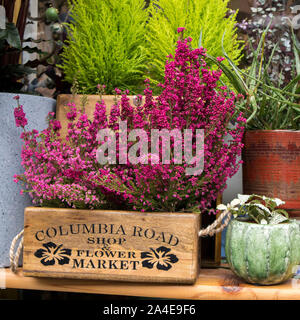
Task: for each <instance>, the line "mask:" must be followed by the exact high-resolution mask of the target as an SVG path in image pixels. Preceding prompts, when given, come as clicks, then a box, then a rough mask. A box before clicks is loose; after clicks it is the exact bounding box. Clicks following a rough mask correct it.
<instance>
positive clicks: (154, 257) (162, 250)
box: [141, 246, 178, 271]
mask: <svg viewBox="0 0 300 320" xmlns="http://www.w3.org/2000/svg"><path fill="white" fill-rule="evenodd" d="M170 251H171V249H168V248H166V247H163V246H161V247H159V248H157V249H153V248H150V251H146V252H142V253H141V258H142V259H143V262H142V265H143V267H144V268H148V269H152V268H153V267H155V266H156V268H157V269H158V270H165V271H168V270H169V269H171V268H172V264H173V263H176V262H177V261H178V258H177V257H176V256H175V254H170V253H169V252H170Z"/></svg>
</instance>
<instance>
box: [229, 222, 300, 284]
mask: <svg viewBox="0 0 300 320" xmlns="http://www.w3.org/2000/svg"><path fill="white" fill-rule="evenodd" d="M225 253H226V258H227V261H228V263H229V266H230V268H231V270H232V271H233V272H234V273H235V274H236V275H238V276H239V277H241V278H243V279H244V280H245V281H247V282H249V283H256V284H262V285H272V284H277V283H280V282H283V281H285V280H287V279H289V278H290V277H291V276H292V275H293V268H294V267H295V266H297V265H298V264H299V262H300V227H299V224H298V223H297V222H296V221H295V220H290V222H288V223H281V224H277V225H261V224H256V223H250V222H244V221H239V220H237V219H233V220H232V221H231V222H230V224H229V226H228V229H227V233H226V245H225Z"/></svg>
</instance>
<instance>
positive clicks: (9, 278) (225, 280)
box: [0, 268, 300, 300]
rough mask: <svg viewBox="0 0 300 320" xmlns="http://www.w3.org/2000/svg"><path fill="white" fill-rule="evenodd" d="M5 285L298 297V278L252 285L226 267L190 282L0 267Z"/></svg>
mask: <svg viewBox="0 0 300 320" xmlns="http://www.w3.org/2000/svg"><path fill="white" fill-rule="evenodd" d="M0 275H4V276H5V278H6V281H5V283H6V288H13V289H30V290H45V291H63V292H79V293H94V294H107V295H124V296H140V297H153V298H169V299H193V300H300V282H299V285H298V287H297V285H296V284H297V283H296V282H295V281H296V280H294V281H293V280H289V281H287V282H285V283H283V284H280V285H276V286H254V285H249V284H246V283H244V282H242V281H241V280H240V279H238V278H237V277H236V276H234V275H233V274H232V272H231V271H230V270H228V269H224V268H218V269H202V270H201V273H200V275H199V278H198V280H197V282H196V283H195V284H194V285H174V284H169V285H166V284H152V283H129V282H115V281H98V280H73V279H53V278H35V277H24V276H23V273H22V269H19V270H18V272H17V273H16V274H14V273H13V272H11V270H10V269H0Z"/></svg>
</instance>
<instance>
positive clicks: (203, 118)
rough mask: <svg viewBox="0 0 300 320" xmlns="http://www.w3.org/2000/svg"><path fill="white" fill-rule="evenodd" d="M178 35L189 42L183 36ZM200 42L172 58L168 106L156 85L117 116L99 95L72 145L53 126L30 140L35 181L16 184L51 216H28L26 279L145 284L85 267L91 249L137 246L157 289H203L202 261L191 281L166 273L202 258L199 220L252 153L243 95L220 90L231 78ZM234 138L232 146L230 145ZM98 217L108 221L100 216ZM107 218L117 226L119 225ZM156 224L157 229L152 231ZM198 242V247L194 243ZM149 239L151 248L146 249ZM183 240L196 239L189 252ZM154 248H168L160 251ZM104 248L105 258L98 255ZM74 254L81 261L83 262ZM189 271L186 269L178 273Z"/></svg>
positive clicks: (27, 155) (76, 118) (26, 162)
mask: <svg viewBox="0 0 300 320" xmlns="http://www.w3.org/2000/svg"><path fill="white" fill-rule="evenodd" d="M178 32H180V33H182V32H183V29H179V30H178ZM190 41H191V39H190V38H188V39H184V40H183V39H181V40H179V41H178V44H177V49H176V52H175V55H174V57H173V56H169V60H168V61H167V63H166V69H165V70H166V71H165V72H166V74H165V82H164V83H163V84H161V87H162V89H163V90H162V93H161V94H160V95H159V96H158V97H156V98H154V97H153V96H152V90H151V89H150V87H149V82H148V81H147V82H146V89H145V90H144V95H145V102H144V103H143V102H142V99H141V96H138V97H137V101H136V105H137V106H136V108H134V107H133V106H132V105H131V104H130V102H129V99H128V96H127V93H128V91H125V92H121V91H120V90H119V89H116V93H117V94H118V95H121V100H120V101H118V100H117V99H116V100H115V102H114V104H113V106H112V107H111V108H110V110H108V108H107V106H106V104H105V102H104V100H103V99H102V96H101V93H102V91H101V86H99V88H100V92H99V93H100V97H99V101H98V103H97V104H96V107H95V111H94V115H93V118H92V119H90V120H89V119H88V117H87V114H86V112H85V108H84V106H83V107H79V106H77V107H76V106H75V105H74V104H70V105H69V111H68V113H67V118H68V120H69V124H68V133H67V136H66V139H65V140H64V139H61V138H60V128H61V124H60V122H59V121H58V120H55V119H53V118H50V120H49V127H48V129H47V130H44V131H43V132H41V133H38V132H37V131H25V132H24V133H23V134H22V138H23V140H24V143H25V145H24V148H23V151H22V163H23V166H24V168H25V172H24V174H21V175H17V176H16V179H17V180H18V181H20V182H23V184H24V191H26V192H29V195H30V196H31V197H32V199H33V203H34V204H35V205H36V206H41V207H42V208H33V209H32V208H29V209H28V210H27V214H26V215H25V224H26V226H27V228H26V229H25V239H24V241H25V242H24V243H25V245H24V272H25V273H27V274H31V275H33V274H35V275H41V274H44V275H49V274H51V270H55V271H56V273H55V275H56V276H57V274H61V275H63V276H74V272H75V273H77V276H82V277H84V276H85V277H88V276H89V272H84V271H86V269H93V271H92V273H94V272H95V273H96V272H98V273H97V274H96V275H95V274H94V277H96V276H99V273H100V277H101V274H102V276H103V274H104V275H108V274H109V275H112V278H113V279H116V278H117V279H123V280H124V279H132V278H134V279H136V277H133V276H134V274H138V272H133V273H132V270H131V271H130V270H129V271H126V272H125V276H124V275H123V276H122V274H120V273H117V272H118V271H113V270H111V268H109V269H110V270H107V268H106V266H107V264H103V265H102V260H101V259H100V260H99V259H98V260H97V261H94V260H93V261H92V262H90V261H89V262H88V264H85V263H86V260H80V261H78V259H79V258H80V257H79V256H81V255H84V254H85V255H86V251H80V250H86V249H84V248H82V246H84V245H89V246H90V247H91V249H90V250H92V251H93V252H94V256H92V257H93V258H94V259H95V257H98V258H99V257H100V256H101V257H102V256H103V255H106V256H107V255H108V253H104V251H105V250H109V249H108V248H107V246H108V247H109V248H110V249H112V250H116V249H115V248H116V246H117V248H119V249H120V248H127V249H126V250H128V247H126V245H127V244H128V243H131V244H133V243H134V244H135V246H136V247H135V251H134V252H137V253H136V254H135V256H136V257H139V259H142V260H143V262H142V263H139V264H138V265H139V266H140V267H142V266H143V267H144V268H148V269H151V270H152V271H153V268H154V267H155V268H154V269H158V271H159V272H160V273H159V274H160V276H161V277H158V278H156V277H155V274H149V275H152V276H151V277H150V279H152V281H156V280H157V281H159V279H160V280H162V279H163V280H164V281H171V282H172V281H175V282H176V281H177V282H178V281H182V275H186V274H187V273H188V274H189V277H188V281H189V282H191V281H194V280H195V277H196V274H197V273H196V271H195V266H197V263H195V261H197V260H198V259H197V258H196V260H195V256H194V260H193V261H194V262H193V267H191V264H188V263H187V265H186V266H185V267H184V268H183V269H180V270H181V271H182V275H181V277H179V276H178V274H175V273H174V274H173V276H172V277H171V276H167V275H170V274H172V272H173V271H174V272H175V271H176V268H175V267H174V268H172V272H170V273H169V274H166V273H164V272H163V271H169V270H170V268H171V266H172V265H173V264H175V263H177V262H178V261H186V262H188V261H190V260H191V257H190V256H189V257H187V256H185V258H184V255H187V254H191V253H194V254H195V248H196V247H195V245H194V246H192V245H191V241H192V242H193V241H194V242H195V241H196V243H197V242H198V240H197V239H198V231H199V230H196V229H197V228H198V222H197V221H198V219H199V212H200V211H201V210H203V211H204V210H206V209H208V208H210V207H211V202H212V201H214V200H215V199H216V197H217V195H218V193H219V192H222V190H223V189H224V188H225V185H226V180H227V178H228V177H229V176H232V175H233V174H234V173H235V172H236V170H237V169H238V166H239V162H238V161H236V158H237V156H238V155H239V154H240V153H241V149H242V135H243V130H244V123H245V119H244V118H243V117H242V115H241V114H236V112H235V104H234V103H235V95H234V94H233V93H232V94H229V95H228V93H227V91H224V89H222V86H221V87H219V86H218V80H219V77H220V76H221V72H220V71H215V70H210V69H209V68H208V67H207V66H206V63H205V59H206V58H205V51H204V50H203V49H195V50H192V49H191V45H190ZM199 57H201V62H199V60H198V59H199ZM50 116H53V115H50ZM233 120H234V121H235V122H236V126H235V127H234V128H230V127H229V126H228V124H229V122H230V121H233ZM156 134H159V135H160V137H159V136H155V135H156ZM153 135H154V136H153ZM194 135H195V136H194ZM225 135H230V136H231V137H232V139H231V140H230V141H229V142H228V143H226V144H225V143H224V140H223V139H224V136H225ZM168 137H169V139H168ZM160 139H162V140H160ZM168 145H169V147H168ZM194 154H195V155H194ZM47 207H48V208H47ZM49 207H51V208H49ZM81 209H83V210H81ZM98 209H102V210H106V212H104V213H103V211H102V212H97V210H98ZM113 209H115V210H118V211H112V210H113ZM120 210H131V212H130V213H129V214H126V213H124V212H123V211H121V212H120ZM122 212H123V213H122ZM176 212H177V213H176ZM107 215H108V216H107ZM72 217H74V218H73V220H72ZM97 217H98V219H100V220H97ZM105 217H106V219H109V220H110V223H111V225H110V226H109V225H108V221H109V220H105ZM122 217H123V218H122ZM133 218H134V219H139V220H138V222H137V220H134V221H135V222H134V223H135V224H134V225H132V223H133V222H132V220H130V219H133ZM89 219H90V220H89ZM119 219H121V221H124V225H122V223H120V220H119ZM128 219H129V220H130V221H131V222H130V223H129V225H127V224H126V221H129V220H128ZM157 219H160V220H159V221H158V220H157ZM181 219H185V220H186V219H192V221H191V220H190V221H186V222H184V221H185V220H181ZM37 221H38V223H37ZM91 221H92V222H91ZM96 221H98V222H97V226H96V225H95V223H96ZM99 221H102V222H101V224H99V223H100V222H99ZM104 221H105V223H104ZM193 221H194V223H193ZM146 222H147V227H146V226H143V224H145V223H146ZM166 222H167V225H165V223H166ZM100 225H101V227H100ZM104 225H105V226H104ZM121 225H122V227H121ZM162 225H163V227H164V229H163V231H160V233H159V234H158V233H157V229H160V228H162ZM126 226H127V227H126ZM78 228H79V229H78ZM99 228H100V229H99ZM132 228H133V229H134V228H135V229H134V230H133V231H132V232H131V233H130V234H131V238H130V237H128V235H129V234H128V230H132ZM187 228H188V229H187ZM155 230H156V231H155ZM195 230H196V231H195ZM171 231H172V232H171ZM183 231H184V232H183ZM170 232H171V235H170ZM195 232H196V234H195ZM178 233H179V234H180V236H179V235H177V234H178ZM76 234H78V236H77V237H78V238H76V240H74V242H71V241H69V240H68V239H70V237H71V236H72V235H74V236H75V235H76ZM83 234H84V235H83ZM90 234H92V235H91V237H88V239H86V237H87V235H90ZM94 234H98V236H97V237H95V236H94ZM26 235H27V238H26ZM103 235H104V237H103ZM108 235H110V238H111V240H109V241H110V242H109V241H108V238H107V236H108ZM120 235H122V237H120ZM192 235H194V238H189V237H191V236H192ZM133 236H134V237H135V238H134V239H135V240H136V241H135V242H134V241H132V237H133ZM72 237H73V236H72ZM80 237H81V238H80ZM140 238H142V240H143V241H144V242H142V243H141V242H139V240H141V239H140ZM181 238H183V239H184V238H188V241H189V242H188V244H187V243H186V242H184V240H180V239H181ZM53 239H58V240H56V241H55V242H54V240H53ZM120 239H121V240H120ZM122 239H123V240H124V239H125V241H123V240H122ZM147 239H148V240H147ZM176 239H177V240H176ZM46 240H47V241H48V242H45V241H46ZM50 240H51V241H50ZM66 241H69V242H66ZM115 241H117V243H116V242H115ZM147 241H148V242H147ZM151 241H152V242H151ZM153 241H154V243H164V245H163V246H161V247H158V248H156V249H155V247H154V244H153ZM155 241H156V242H155ZM194 242H193V243H194ZM74 243H75V244H74ZM151 243H152V244H151ZM104 244H106V245H107V246H105V248H104ZM146 244H147V245H148V244H149V247H150V248H152V249H149V250H150V251H145V248H144V246H145V245H146ZM167 244H168V245H167ZM177 244H178V247H176V246H177ZM172 245H173V246H174V247H173V249H172V252H170V250H171V248H172ZM41 246H44V248H41ZM58 246H59V247H58ZM71 246H73V249H72V248H71ZM102 246H103V248H102ZM170 246H171V247H170ZM62 248H64V250H63V251H61V250H62ZM95 248H98V249H99V248H100V249H101V250H100V251H101V252H100V251H97V252H96V251H94V250H95ZM176 248H177V249H176ZM179 248H181V249H180V250H179ZM187 248H188V249H187ZM78 250H79V251H78ZM52 251H53V252H54V251H55V252H56V253H57V252H58V251H59V257H57V261H58V263H56V262H55V261H56V260H55V259H54V258H53V259H52V258H51V259H50V256H51V255H50V256H49V254H48V253H49V252H52ZM141 251H142V252H141ZM34 252H35V253H36V254H35V256H33V253H34ZM47 252H48V253H47ZM89 252H91V251H89ZM114 252H115V251H114ZM74 254H78V255H79V256H78V257H77V258H76V257H74ZM120 254H121V253H120ZM182 254H183V256H182ZM196 255H198V252H197V253H196ZM85 258H86V256H85ZM85 258H84V257H82V259H85ZM74 259H77V260H76V262H75V261H74ZM91 259H92V258H91ZM99 261H100V262H99ZM139 261H140V260H139ZM70 263H73V267H74V268H71V269H72V272H71V275H70V273H69V272H70V269H65V268H68V267H69V265H70ZM57 264H58V265H57ZM49 265H55V267H53V268H52V269H51V268H46V270H47V271H49V272H46V270H45V267H46V266H49ZM179 265H180V263H179V262H178V264H176V266H179ZM97 266H98V267H97ZM104 266H105V267H104ZM156 267H157V268H156ZM55 268H59V269H55ZM78 268H79V270H77V269H78ZM116 268H117V267H116ZM124 268H125V267H124ZM191 268H192V270H193V275H192V278H191ZM73 269H75V270H73ZM94 269H97V270H94ZM99 269H101V270H100V271H99ZM104 269H105V270H104ZM112 269H114V268H113V267H112ZM34 270H35V271H34ZM41 270H42V272H41ZM66 270H69V271H68V272H67V271H66ZM103 270H104V271H103ZM38 271H40V272H38ZM58 271H59V272H61V273H59V272H58ZM143 271H145V270H143ZM146 271H147V272H148V271H149V270H146ZM146 271H145V272H146ZM156 271H157V270H156ZM158 271H157V272H158ZM45 272H46V273H45ZM57 272H58V273H57ZM101 272H102V273H101ZM130 272H131V273H130ZM149 272H150V271H149ZM52 274H53V273H52ZM174 277H175V278H174ZM147 279H148V281H149V278H146V279H145V278H143V280H144V281H146V280H147ZM155 279H156V280H155ZM176 279H177V280H176ZM180 279H181V280H180ZM185 281H187V278H185Z"/></svg>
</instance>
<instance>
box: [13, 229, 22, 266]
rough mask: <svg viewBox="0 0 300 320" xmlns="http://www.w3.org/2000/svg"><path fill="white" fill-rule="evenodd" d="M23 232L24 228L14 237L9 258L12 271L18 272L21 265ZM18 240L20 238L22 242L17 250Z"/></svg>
mask: <svg viewBox="0 0 300 320" xmlns="http://www.w3.org/2000/svg"><path fill="white" fill-rule="evenodd" d="M23 234H24V229H23V230H22V231H21V232H20V233H18V234H17V235H16V236H15V237H14V238H13V240H12V242H11V245H10V250H9V259H10V268H11V270H12V272H16V271H17V268H18V265H19V260H20V255H21V252H22V248H23ZM18 240H20V242H19V245H18V247H17V249H16V250H15V248H16V244H17V242H18Z"/></svg>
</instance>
